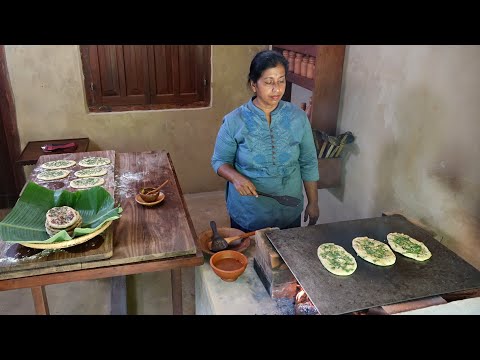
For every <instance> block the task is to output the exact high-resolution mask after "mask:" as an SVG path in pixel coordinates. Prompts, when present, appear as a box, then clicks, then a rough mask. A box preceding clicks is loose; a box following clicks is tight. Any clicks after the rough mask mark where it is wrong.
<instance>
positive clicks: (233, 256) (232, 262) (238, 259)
mask: <svg viewBox="0 0 480 360" xmlns="http://www.w3.org/2000/svg"><path fill="white" fill-rule="evenodd" d="M247 265H248V258H247V257H246V256H245V255H243V254H242V253H241V252H238V251H234V250H222V251H219V252H217V253H215V254H213V255H212V257H211V258H210V267H211V268H212V270H213V272H214V273H215V274H217V275H218V276H219V277H220V279H222V280H223V281H227V282H232V281H235V280H237V279H238V277H239V276H240V275H242V274H243V272H244V271H245V269H246V268H247Z"/></svg>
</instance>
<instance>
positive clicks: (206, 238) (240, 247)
mask: <svg viewBox="0 0 480 360" xmlns="http://www.w3.org/2000/svg"><path fill="white" fill-rule="evenodd" d="M217 231H218V233H219V234H220V236H221V237H223V238H226V237H230V236H237V235H242V234H245V233H244V232H243V231H242V230H238V229H234V228H229V227H219V228H217ZM212 237H213V231H212V229H208V230H205V231H203V232H201V233H200V234H199V235H198V243H199V244H200V248H201V249H202V252H203V253H204V254H205V255H207V256H211V255H213V254H215V253H214V252H213V251H212V250H210V247H209V246H208V245H209V244H210V243H211V241H212ZM250 244H251V238H250V237H248V238H245V239H242V240H236V241H232V242H231V243H230V245H229V246H228V249H225V250H234V251H238V252H244V251H245V250H247V249H248V247H249V246H250Z"/></svg>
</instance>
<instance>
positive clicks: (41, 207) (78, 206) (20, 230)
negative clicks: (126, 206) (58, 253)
mask: <svg viewBox="0 0 480 360" xmlns="http://www.w3.org/2000/svg"><path fill="white" fill-rule="evenodd" d="M114 204H115V201H114V199H113V197H112V196H111V195H110V193H109V192H108V191H107V190H105V189H104V188H103V187H101V186H96V187H93V188H90V189H87V190H81V191H76V192H70V191H68V190H50V189H47V188H45V187H43V186H40V185H37V184H35V183H34V182H31V181H30V182H29V183H28V184H27V185H26V186H25V188H24V190H23V192H22V194H21V196H20V197H19V198H18V200H17V203H16V204H15V206H14V207H13V209H12V210H11V211H10V213H9V214H8V215H7V216H6V217H5V218H4V219H3V221H2V222H0V240H3V241H5V242H16V243H22V242H36V243H40V242H41V243H53V242H60V241H67V240H72V239H73V238H75V237H79V236H82V235H86V234H90V233H92V232H94V231H96V230H97V229H99V228H100V227H101V226H102V225H103V224H104V223H105V222H107V221H110V220H116V219H118V218H120V216H121V215H120V213H121V212H122V208H121V207H114ZM56 206H70V207H72V208H74V209H75V210H77V211H78V212H79V213H80V215H81V216H82V219H83V223H82V225H81V228H76V229H75V230H74V233H73V236H72V237H71V236H70V235H68V233H67V232H66V231H65V230H62V231H60V232H59V233H57V234H55V235H54V236H50V235H49V234H48V233H47V232H46V230H45V218H46V213H47V211H48V210H50V209H51V208H53V207H56Z"/></svg>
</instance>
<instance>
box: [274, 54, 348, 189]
mask: <svg viewBox="0 0 480 360" xmlns="http://www.w3.org/2000/svg"><path fill="white" fill-rule="evenodd" d="M272 49H273V50H276V51H280V52H281V53H283V51H284V50H286V51H293V52H295V53H300V54H304V55H307V56H313V57H314V58H315V74H314V77H315V78H314V79H308V78H307V77H305V76H300V75H298V74H295V73H293V72H291V71H289V72H287V86H286V89H285V94H284V96H283V98H282V100H284V101H291V98H292V84H296V85H298V86H301V87H303V88H305V89H308V90H310V91H312V106H313V108H312V113H311V118H310V121H311V124H312V129H315V130H319V131H323V132H325V133H326V134H328V135H332V136H333V135H335V134H336V131H337V117H338V110H339V104H340V93H341V86H342V75H343V63H344V58H345V45H272ZM341 163H342V162H341V159H340V158H328V159H325V158H322V159H318V171H319V174H320V180H319V181H318V184H317V186H318V188H319V189H322V188H334V187H338V186H341V175H342V167H341Z"/></svg>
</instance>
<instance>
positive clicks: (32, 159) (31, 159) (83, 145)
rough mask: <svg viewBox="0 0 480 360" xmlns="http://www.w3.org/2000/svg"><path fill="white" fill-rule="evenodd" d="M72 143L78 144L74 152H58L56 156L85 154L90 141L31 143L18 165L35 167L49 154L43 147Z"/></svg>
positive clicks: (82, 139)
mask: <svg viewBox="0 0 480 360" xmlns="http://www.w3.org/2000/svg"><path fill="white" fill-rule="evenodd" d="M71 142H75V143H77V148H76V149H75V150H74V151H69V150H67V151H61V152H57V153H56V154H60V153H63V154H66V153H71V152H85V151H87V150H88V144H89V143H90V139H89V138H76V139H57V140H39V141H29V142H28V143H27V145H26V146H25V148H24V149H23V151H22V153H21V154H20V157H19V158H18V160H17V161H16V162H17V164H20V165H35V164H36V163H37V161H38V158H39V157H40V156H42V155H45V154H47V153H45V152H44V151H43V150H42V148H41V146H43V145H46V144H68V143H71ZM52 154H53V153H52Z"/></svg>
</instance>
